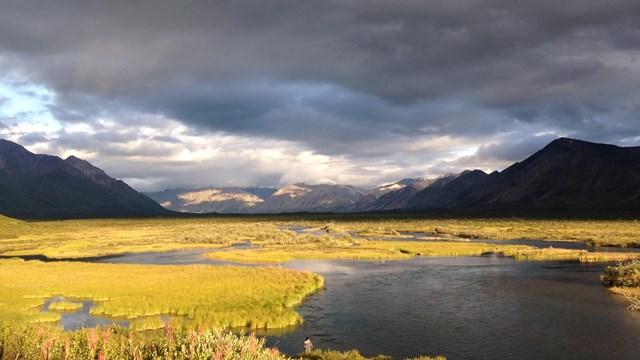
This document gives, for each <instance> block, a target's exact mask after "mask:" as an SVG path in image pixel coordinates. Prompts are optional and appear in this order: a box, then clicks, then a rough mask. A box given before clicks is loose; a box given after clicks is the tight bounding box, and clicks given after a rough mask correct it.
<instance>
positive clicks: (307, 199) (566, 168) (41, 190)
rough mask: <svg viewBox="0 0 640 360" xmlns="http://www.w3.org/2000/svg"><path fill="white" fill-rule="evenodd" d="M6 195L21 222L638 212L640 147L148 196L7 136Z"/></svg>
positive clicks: (569, 146)
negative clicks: (366, 178)
mask: <svg viewBox="0 0 640 360" xmlns="http://www.w3.org/2000/svg"><path fill="white" fill-rule="evenodd" d="M0 195H1V196H0V214H3V215H6V216H10V217H16V218H77V217H127V216H157V215H170V214H172V213H173V211H176V212H183V213H245V214H250V213H293V212H336V213H347V212H386V211H412V212H424V211H531V210H533V211H558V210H559V211H583V210H589V211H631V210H633V211H635V210H640V147H618V146H614V145H607V144H596V143H590V142H586V141H581V140H575V139H568V138H560V139H557V140H554V141H553V142H551V143H550V144H548V145H547V146H545V147H544V148H543V149H541V150H539V151H538V152H536V153H535V154H533V155H532V156H530V157H529V158H527V159H525V160H523V161H521V162H517V163H515V164H513V165H512V166H510V167H508V168H506V169H505V170H503V171H501V172H498V171H495V172H493V173H490V174H487V173H485V172H483V171H481V170H467V171H463V172H461V173H459V174H447V175H444V176H440V177H438V178H435V179H402V180H400V181H398V182H394V183H391V184H385V185H382V186H380V187H378V188H375V189H360V188H357V187H353V186H349V185H308V184H290V185H286V186H283V187H281V188H278V189H277V188H268V187H262V188H255V187H254V188H239V187H229V188H215V187H209V188H200V189H195V190H189V189H169V190H164V191H160V192H153V193H146V194H144V195H143V194H140V193H138V192H136V191H135V190H133V189H132V188H131V187H129V186H128V185H127V184H125V183H124V182H122V181H120V180H116V179H113V178H111V177H109V176H108V175H107V174H106V173H105V172H104V171H102V170H100V169H98V168H96V167H94V166H93V165H91V164H90V163H88V162H86V161H83V160H81V159H78V158H76V157H73V156H71V157H69V158H67V159H65V160H62V159H61V158H59V157H56V156H49V155H36V154H32V153H30V152H29V151H27V150H26V149H24V148H23V147H22V146H20V145H18V144H15V143H12V142H9V141H6V140H0ZM159 204H161V205H162V206H160V205H159ZM173 214H175V213H173Z"/></svg>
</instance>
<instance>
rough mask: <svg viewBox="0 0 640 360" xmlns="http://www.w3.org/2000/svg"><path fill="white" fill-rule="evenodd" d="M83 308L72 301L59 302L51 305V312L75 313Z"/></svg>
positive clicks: (80, 304)
mask: <svg viewBox="0 0 640 360" xmlns="http://www.w3.org/2000/svg"><path fill="white" fill-rule="evenodd" d="M81 308H82V303H79V302H71V301H58V302H54V303H51V304H49V311H61V312H67V311H69V312H74V311H77V310H79V309H81Z"/></svg>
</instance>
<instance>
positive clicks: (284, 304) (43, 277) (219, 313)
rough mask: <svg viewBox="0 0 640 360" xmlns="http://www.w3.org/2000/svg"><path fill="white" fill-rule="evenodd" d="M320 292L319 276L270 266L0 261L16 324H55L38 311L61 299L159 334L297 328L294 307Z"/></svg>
mask: <svg viewBox="0 0 640 360" xmlns="http://www.w3.org/2000/svg"><path fill="white" fill-rule="evenodd" d="M322 286H323V279H322V278H321V277H320V276H318V275H314V274H311V273H308V272H302V271H294V270H287V269H278V268H270V267H261V268H250V267H236V266H207V265H184V266H160V265H128V264H94V263H81V262H51V263H43V262H40V261H22V260H17V259H10V260H0V313H1V314H2V318H3V319H5V320H16V321H19V322H43V321H45V322H46V321H58V320H59V319H60V314H59V312H57V311H49V312H39V310H40V308H41V307H42V305H43V303H44V302H45V301H46V300H47V299H50V298H53V297H55V296H61V297H64V298H65V299H66V300H70V299H84V300H91V301H93V302H94V303H96V304H99V306H96V307H93V308H92V309H91V314H93V315H95V316H100V317H108V318H115V319H128V320H130V321H131V326H132V327H133V328H136V329H148V328H162V327H164V322H163V320H162V318H161V317H162V316H172V317H173V318H174V320H173V321H174V322H176V323H180V322H182V321H184V322H185V325H188V324H203V325H204V326H206V327H207V328H235V327H249V328H280V327H285V326H289V325H293V324H297V323H299V322H301V321H302V319H301V318H300V316H299V315H298V314H297V313H296V312H295V311H294V309H293V306H294V305H296V304H298V303H300V302H301V301H302V299H303V298H304V297H306V296H307V295H309V294H311V293H313V292H314V291H316V290H318V289H319V288H321V287H322ZM63 307H67V306H63ZM51 310H53V309H51Z"/></svg>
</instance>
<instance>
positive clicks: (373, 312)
mask: <svg viewBox="0 0 640 360" xmlns="http://www.w3.org/2000/svg"><path fill="white" fill-rule="evenodd" d="M286 267H289V268H294V269H303V270H309V271H313V272H316V273H320V274H322V275H323V276H325V280H326V281H325V282H326V289H325V290H324V291H322V292H320V293H318V294H315V295H313V296H311V297H309V298H308V299H307V300H306V301H305V302H304V303H303V304H302V305H301V306H300V307H299V308H298V311H299V312H300V313H301V315H302V316H303V317H304V319H305V320H306V321H305V323H304V324H303V325H301V326H299V327H298V328H296V329H295V330H294V331H293V332H291V333H288V334H284V335H281V336H273V337H269V338H268V339H269V345H274V344H276V343H277V344H278V347H279V348H280V349H281V350H283V351H284V352H286V353H290V354H295V353H299V352H300V351H301V349H302V340H303V339H304V338H305V336H310V337H311V338H312V340H313V341H314V344H315V345H316V347H319V348H332V349H339V350H348V349H351V348H358V349H360V350H361V351H362V353H363V354H364V355H367V356H372V355H375V354H388V355H391V356H393V357H394V358H400V359H402V358H405V357H411V356H417V355H420V354H431V355H436V354H443V355H446V356H447V358H448V359H613V358H617V359H640V346H639V345H638V341H639V340H640V316H638V314H635V313H630V312H627V311H626V310H625V307H626V304H625V301H624V300H623V299H621V298H620V297H616V296H612V295H609V294H607V293H606V291H605V290H604V288H603V287H602V286H601V285H600V284H599V281H598V276H599V274H600V273H601V271H602V269H603V267H602V266H585V265H580V264H577V263H567V262H564V263H563V262H517V261H514V260H512V259H508V258H503V257H499V256H483V257H448V258H417V259H414V260H407V261H387V262H384V263H383V262H372V261H294V262H290V263H288V264H286Z"/></svg>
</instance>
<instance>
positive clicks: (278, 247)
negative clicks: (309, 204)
mask: <svg viewBox="0 0 640 360" xmlns="http://www.w3.org/2000/svg"><path fill="white" fill-rule="evenodd" d="M520 249H531V247H529V246H523V245H491V244H485V243H470V242H465V241H462V242H453V241H451V242H424V241H368V240H358V241H353V242H352V241H350V240H343V241H342V242H340V241H338V240H335V239H334V240H333V242H331V243H329V242H320V243H306V244H267V245H263V246H261V247H260V248H258V249H250V250H230V251H219V252H212V253H208V254H207V257H209V258H211V259H214V260H226V261H235V262H245V263H283V262H287V261H290V260H293V259H370V260H398V259H409V258H412V257H414V256H479V255H482V254H486V253H504V252H509V253H513V252H515V251H517V250H520Z"/></svg>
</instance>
